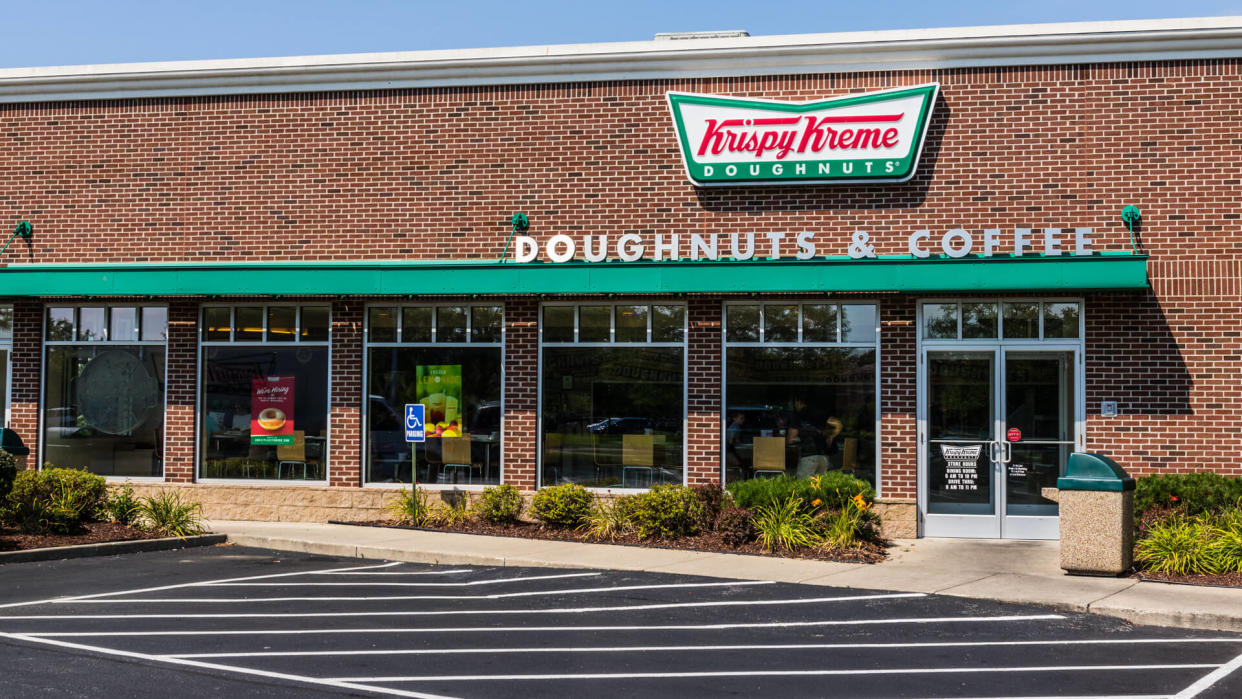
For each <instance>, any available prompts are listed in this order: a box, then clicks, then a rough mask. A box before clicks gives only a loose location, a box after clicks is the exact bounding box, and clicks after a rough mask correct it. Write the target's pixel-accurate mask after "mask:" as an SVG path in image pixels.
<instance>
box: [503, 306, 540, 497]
mask: <svg viewBox="0 0 1242 699" xmlns="http://www.w3.org/2000/svg"><path fill="white" fill-rule="evenodd" d="M538 362H539V302H538V301H537V300H536V299H533V298H519V299H512V300H510V301H509V302H508V303H506V304H505V386H504V391H505V421H504V437H503V439H502V443H501V449H502V450H503V452H502V453H503V455H504V456H503V461H504V473H503V476H504V481H505V482H506V483H512V484H513V485H516V486H517V487H519V488H523V489H533V488H534V487H535V469H536V467H537V465H538V459H537V458H536V451H535V450H536V431H537V429H538V423H537V412H536V411H537V409H538V390H539V384H538V380H537V367H538Z"/></svg>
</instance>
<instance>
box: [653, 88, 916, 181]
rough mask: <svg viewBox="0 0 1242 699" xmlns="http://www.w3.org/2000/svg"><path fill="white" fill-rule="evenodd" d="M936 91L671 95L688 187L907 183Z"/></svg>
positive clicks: (669, 95)
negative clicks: (775, 97) (822, 96)
mask: <svg viewBox="0 0 1242 699" xmlns="http://www.w3.org/2000/svg"><path fill="white" fill-rule="evenodd" d="M939 88H940V85H939V83H930V84H927V85H918V86H916V87H903V88H899V89H896V90H885V91H883V92H871V93H867V94H865V95H850V96H848V97H836V98H833V99H828V100H819V101H815V102H805V103H797V102H775V101H770V100H757V99H743V98H736V97H719V96H715V95H698V94H692V93H686V92H669V93H668V106H669V110H670V111H671V112H672V115H673V124H674V126H675V127H676V129H677V139H678V141H679V142H680V145H681V155H682V160H683V161H684V162H685V165H686V174H687V175H688V176H689V177H690V181H691V182H693V183H695V184H697V185H702V186H712V185H800V184H823V183H836V182H904V181H906V180H908V179H910V178H911V177H913V176H914V171H915V169H916V168H917V167H918V162H919V154H920V153H921V152H922V150H923V139H924V138H925V137H926V135H927V124H928V122H929V120H930V119H931V112H932V108H933V106H934V105H935V103H936V92H937V91H938V90H939Z"/></svg>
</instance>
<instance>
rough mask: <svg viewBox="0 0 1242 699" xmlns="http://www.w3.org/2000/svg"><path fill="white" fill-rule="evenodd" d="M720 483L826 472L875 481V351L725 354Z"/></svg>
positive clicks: (768, 350) (748, 350) (836, 349)
mask: <svg viewBox="0 0 1242 699" xmlns="http://www.w3.org/2000/svg"><path fill="white" fill-rule="evenodd" d="M725 359H726V378H725V395H726V398H727V401H728V404H727V405H726V406H725V411H724V418H725V479H726V481H727V482H731V481H736V480H743V479H748V478H753V477H755V476H762V475H779V474H787V475H789V476H795V475H796V476H798V477H805V476H809V475H812V474H814V473H823V472H825V471H829V470H840V471H844V472H847V473H852V474H854V475H855V476H857V477H858V478H861V479H863V480H867V481H869V482H871V483H874V482H875V462H876V460H875V425H876V402H875V379H876V375H875V372H876V362H875V350H874V349H865V348H844V347H833V348H829V347H762V348H760V347H729V348H727V350H726V358H725Z"/></svg>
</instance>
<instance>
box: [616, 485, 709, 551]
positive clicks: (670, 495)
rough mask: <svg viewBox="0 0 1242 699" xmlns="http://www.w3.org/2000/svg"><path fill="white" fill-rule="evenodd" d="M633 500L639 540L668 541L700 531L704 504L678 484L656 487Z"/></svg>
mask: <svg viewBox="0 0 1242 699" xmlns="http://www.w3.org/2000/svg"><path fill="white" fill-rule="evenodd" d="M634 498H635V501H634V511H633V514H632V520H633V522H634V528H635V529H636V530H637V531H638V535H639V536H640V537H642V538H644V539H647V538H651V537H663V538H667V537H672V536H690V535H693V534H697V533H698V532H699V522H701V521H702V520H703V503H702V501H701V500H700V499H699V496H698V494H696V492H695V491H694V489H692V488H687V487H685V486H681V485H657V486H654V487H652V488H651V490H648V491H647V492H645V493H641V494H639V495H635V496H634Z"/></svg>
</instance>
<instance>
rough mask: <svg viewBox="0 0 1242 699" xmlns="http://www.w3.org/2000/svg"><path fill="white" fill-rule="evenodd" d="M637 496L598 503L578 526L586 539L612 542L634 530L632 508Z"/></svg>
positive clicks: (627, 496) (624, 496)
mask: <svg viewBox="0 0 1242 699" xmlns="http://www.w3.org/2000/svg"><path fill="white" fill-rule="evenodd" d="M638 497H639V496H638V495H623V496H621V497H619V498H616V499H614V500H613V501H612V502H598V503H596V505H595V507H594V508H592V510H591V514H589V515H587V518H586V520H585V521H584V522H583V523H582V524H581V525H579V526H578V530H579V531H581V532H583V533H584V534H585V535H586V536H587V538H589V539H595V540H605V539H606V540H608V541H612V540H614V539H616V538H617V537H618V536H620V535H621V534H625V533H626V532H629V531H631V530H632V529H633V528H634V521H633V520H634V508H635V502H636V500H637V499H638Z"/></svg>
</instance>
